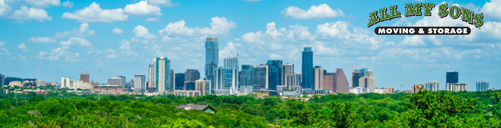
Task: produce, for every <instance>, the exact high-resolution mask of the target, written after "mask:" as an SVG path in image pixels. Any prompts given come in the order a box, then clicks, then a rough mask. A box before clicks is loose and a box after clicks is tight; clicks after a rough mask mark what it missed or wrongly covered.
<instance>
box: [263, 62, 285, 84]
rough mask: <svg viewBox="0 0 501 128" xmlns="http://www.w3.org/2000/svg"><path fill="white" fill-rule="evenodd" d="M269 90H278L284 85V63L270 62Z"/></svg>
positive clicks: (268, 63) (267, 63)
mask: <svg viewBox="0 0 501 128" xmlns="http://www.w3.org/2000/svg"><path fill="white" fill-rule="evenodd" d="M266 65H268V90H277V86H280V85H282V61H281V60H268V62H266Z"/></svg>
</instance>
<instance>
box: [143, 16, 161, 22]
mask: <svg viewBox="0 0 501 128" xmlns="http://www.w3.org/2000/svg"><path fill="white" fill-rule="evenodd" d="M146 21H150V22H160V18H158V17H155V18H146Z"/></svg>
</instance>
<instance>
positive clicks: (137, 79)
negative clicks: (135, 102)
mask: <svg viewBox="0 0 501 128" xmlns="http://www.w3.org/2000/svg"><path fill="white" fill-rule="evenodd" d="M134 91H135V92H144V91H146V76H145V75H144V74H136V75H134Z"/></svg>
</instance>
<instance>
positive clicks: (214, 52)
mask: <svg viewBox="0 0 501 128" xmlns="http://www.w3.org/2000/svg"><path fill="white" fill-rule="evenodd" d="M218 61H219V46H218V42H217V38H216V37H207V40H206V41H205V78H206V80H210V81H211V83H214V75H215V73H214V71H215V70H214V69H216V68H217V64H218ZM212 88H214V85H212Z"/></svg>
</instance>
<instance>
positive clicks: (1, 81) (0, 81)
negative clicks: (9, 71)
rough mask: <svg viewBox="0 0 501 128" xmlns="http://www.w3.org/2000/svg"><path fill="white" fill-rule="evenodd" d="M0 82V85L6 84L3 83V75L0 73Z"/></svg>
mask: <svg viewBox="0 0 501 128" xmlns="http://www.w3.org/2000/svg"><path fill="white" fill-rule="evenodd" d="M0 84H1V85H7V84H6V83H5V75H2V74H0Z"/></svg>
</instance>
